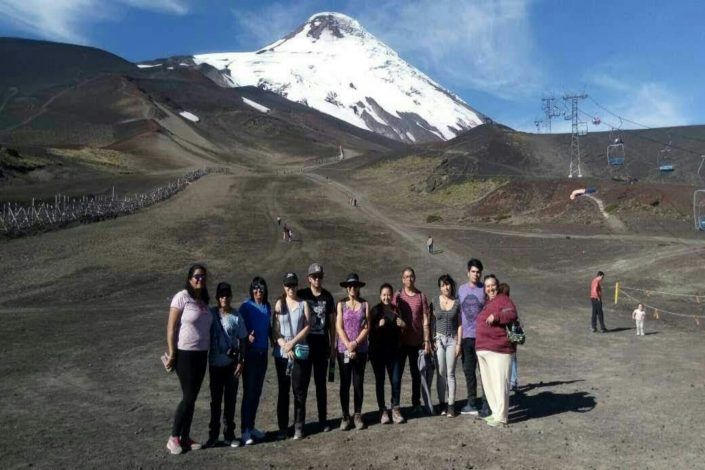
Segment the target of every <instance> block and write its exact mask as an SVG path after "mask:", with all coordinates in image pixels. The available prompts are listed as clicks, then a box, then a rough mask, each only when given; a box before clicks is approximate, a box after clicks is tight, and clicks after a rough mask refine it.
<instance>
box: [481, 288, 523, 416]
mask: <svg viewBox="0 0 705 470" xmlns="http://www.w3.org/2000/svg"><path fill="white" fill-rule="evenodd" d="M497 285H498V282H497V278H496V277H495V276H494V275H492V274H491V275H489V276H486V277H485V295H486V296H487V302H486V303H485V307H484V308H483V309H482V311H481V312H480V313H479V314H478V316H477V325H476V338H475V350H476V351H477V359H478V363H479V365H480V375H481V376H482V388H483V389H484V391H485V397H486V398H487V403H488V404H489V405H490V409H491V410H492V414H491V415H490V416H488V417H487V418H484V419H485V421H486V422H487V424H489V425H490V426H506V425H507V420H508V417H509V374H510V369H511V366H512V355H513V354H514V353H515V352H516V346H515V345H514V344H512V343H510V342H509V340H508V339H507V332H506V330H505V327H506V326H508V325H511V324H512V323H513V322H514V321H516V320H517V310H516V306H515V305H514V303H513V302H512V301H511V300H510V299H509V297H507V296H506V295H505V294H498V293H497Z"/></svg>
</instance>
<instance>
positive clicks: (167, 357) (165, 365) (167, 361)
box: [161, 353, 174, 372]
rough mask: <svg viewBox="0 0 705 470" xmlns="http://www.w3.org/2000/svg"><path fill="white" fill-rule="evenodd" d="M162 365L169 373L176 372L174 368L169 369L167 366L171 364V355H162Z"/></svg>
mask: <svg viewBox="0 0 705 470" xmlns="http://www.w3.org/2000/svg"><path fill="white" fill-rule="evenodd" d="M161 359H162V364H163V365H164V368H165V369H166V371H167V372H171V371H173V370H174V368H173V367H168V366H167V364H169V355H168V354H167V353H164V354H162V357H161Z"/></svg>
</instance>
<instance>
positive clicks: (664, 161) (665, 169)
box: [656, 140, 673, 173]
mask: <svg viewBox="0 0 705 470" xmlns="http://www.w3.org/2000/svg"><path fill="white" fill-rule="evenodd" d="M656 163H657V164H658V171H660V172H661V173H670V172H672V171H673V160H671V141H670V140H669V141H668V145H666V146H665V147H664V148H663V149H661V150H660V151H659V153H658V157H657V159H656Z"/></svg>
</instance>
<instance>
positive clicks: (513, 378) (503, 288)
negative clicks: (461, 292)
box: [497, 282, 519, 391]
mask: <svg viewBox="0 0 705 470" xmlns="http://www.w3.org/2000/svg"><path fill="white" fill-rule="evenodd" d="M510 290H511V289H510V287H509V284H507V283H506V282H500V283H499V286H497V293H498V294H504V295H506V296H507V297H509V292H510ZM509 386H510V388H511V389H512V390H514V391H517V390H518V389H519V373H518V370H517V353H516V351H514V354H512V368H511V373H510V377H509Z"/></svg>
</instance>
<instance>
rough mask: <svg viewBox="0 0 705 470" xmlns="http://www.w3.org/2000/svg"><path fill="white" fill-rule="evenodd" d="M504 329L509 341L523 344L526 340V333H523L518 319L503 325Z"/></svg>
mask: <svg viewBox="0 0 705 470" xmlns="http://www.w3.org/2000/svg"><path fill="white" fill-rule="evenodd" d="M505 329H506V330H507V339H508V340H509V342H510V343H512V344H524V343H525V342H526V334H524V329H523V328H522V327H521V324H520V323H519V322H518V321H515V322H513V323H512V324H511V325H507V326H505Z"/></svg>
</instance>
